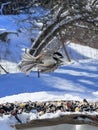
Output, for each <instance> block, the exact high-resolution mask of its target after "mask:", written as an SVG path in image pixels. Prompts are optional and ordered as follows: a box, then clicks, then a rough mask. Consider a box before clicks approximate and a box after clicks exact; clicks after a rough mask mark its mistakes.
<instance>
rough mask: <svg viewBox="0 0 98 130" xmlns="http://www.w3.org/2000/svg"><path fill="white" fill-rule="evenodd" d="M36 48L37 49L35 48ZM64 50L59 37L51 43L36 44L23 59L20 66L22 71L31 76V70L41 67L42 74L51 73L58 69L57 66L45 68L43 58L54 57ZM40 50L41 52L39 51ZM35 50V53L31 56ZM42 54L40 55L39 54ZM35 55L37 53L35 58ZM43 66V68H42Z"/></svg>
mask: <svg viewBox="0 0 98 130" xmlns="http://www.w3.org/2000/svg"><path fill="white" fill-rule="evenodd" d="M35 47H36V48H35ZM61 48H62V44H61V43H60V40H59V39H58V38H57V37H54V39H52V40H51V41H50V42H49V43H47V44H45V45H43V44H41V45H40V44H39V45H38V44H34V46H32V48H31V49H30V50H29V51H26V52H25V54H24V55H23V57H22V61H21V62H20V64H19V65H18V66H19V68H20V70H21V71H22V72H24V73H26V74H29V73H30V71H31V70H33V69H35V68H37V67H39V68H41V69H42V71H41V72H51V71H54V70H55V69H57V67H58V66H57V65H51V66H44V65H43V63H42V59H43V56H44V57H45V55H47V56H46V57H48V58H49V56H52V54H53V53H54V52H57V51H59V50H60V49H61ZM39 49H40V50H39ZM32 50H33V53H32V54H31V52H32ZM39 52H40V53H39ZM34 53H37V54H38V55H37V56H34ZM41 65H42V66H41Z"/></svg>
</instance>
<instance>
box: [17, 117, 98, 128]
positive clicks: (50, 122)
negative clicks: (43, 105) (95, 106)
mask: <svg viewBox="0 0 98 130" xmlns="http://www.w3.org/2000/svg"><path fill="white" fill-rule="evenodd" d="M60 124H79V125H80V124H88V125H94V126H97V127H98V116H97V115H89V114H87V115H86V114H66V115H62V116H60V117H57V118H52V119H37V120H32V121H30V122H28V123H26V124H16V125H15V127H16V128H17V129H24V128H30V127H31V128H34V127H45V126H54V125H60Z"/></svg>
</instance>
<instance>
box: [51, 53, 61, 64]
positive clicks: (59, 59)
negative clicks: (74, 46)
mask: <svg viewBox="0 0 98 130" xmlns="http://www.w3.org/2000/svg"><path fill="white" fill-rule="evenodd" d="M53 59H55V60H56V61H57V62H61V63H62V62H64V57H63V55H62V54H61V53H60V52H54V53H53Z"/></svg>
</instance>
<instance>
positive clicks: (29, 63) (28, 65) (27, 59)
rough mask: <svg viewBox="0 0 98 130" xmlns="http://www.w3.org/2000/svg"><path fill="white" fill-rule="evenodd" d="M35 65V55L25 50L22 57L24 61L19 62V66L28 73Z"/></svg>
mask: <svg viewBox="0 0 98 130" xmlns="http://www.w3.org/2000/svg"><path fill="white" fill-rule="evenodd" d="M35 65H36V59H35V58H34V56H32V55H30V54H29V52H25V54H24V55H23V57H22V61H21V62H20V63H19V64H18V67H19V69H20V70H21V71H22V72H24V73H25V74H26V75H28V74H29V73H30V71H31V70H32V68H33V67H35Z"/></svg>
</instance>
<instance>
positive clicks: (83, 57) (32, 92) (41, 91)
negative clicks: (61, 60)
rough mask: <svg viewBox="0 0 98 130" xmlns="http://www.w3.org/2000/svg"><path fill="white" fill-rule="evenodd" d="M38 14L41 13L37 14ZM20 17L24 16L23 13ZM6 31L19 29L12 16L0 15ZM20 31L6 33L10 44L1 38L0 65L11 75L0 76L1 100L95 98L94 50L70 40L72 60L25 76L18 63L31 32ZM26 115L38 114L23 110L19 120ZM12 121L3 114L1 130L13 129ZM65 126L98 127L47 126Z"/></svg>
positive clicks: (97, 61)
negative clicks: (38, 74) (56, 67)
mask: <svg viewBox="0 0 98 130" xmlns="http://www.w3.org/2000/svg"><path fill="white" fill-rule="evenodd" d="M41 11H43V10H41ZM37 15H38V16H40V13H38V14H37ZM22 17H24V16H23V15H22ZM61 24H62V23H61ZM40 25H41V24H40ZM12 27H13V28H12ZM5 30H6V31H18V26H17V24H16V23H15V18H13V17H11V16H3V15H2V16H0V31H1V32H2V31H5ZM22 31H23V32H22V33H20V32H18V34H19V36H17V35H15V34H10V35H9V37H8V38H10V40H11V41H10V44H9V43H8V44H7V45H6V43H5V42H2V41H0V52H1V54H0V58H1V59H0V64H1V65H2V66H3V67H5V69H7V70H8V72H11V73H10V74H2V75H0V103H6V102H13V103H15V102H16V101H17V102H26V101H33V102H34V101H50V100H51V101H54V100H69V99H70V100H83V98H86V99H87V100H92V101H98V50H97V49H92V48H90V47H84V46H80V45H76V44H74V43H71V44H69V45H68V48H67V49H68V51H69V53H70V56H71V58H72V59H73V62H71V63H70V64H65V65H63V66H61V67H59V68H58V69H57V70H56V71H55V72H53V73H49V74H41V76H40V78H38V77H37V73H36V72H32V73H31V74H30V76H26V75H25V74H23V73H21V72H20V71H19V69H18V68H17V63H18V62H19V61H20V60H21V56H22V54H23V53H24V51H25V48H29V47H30V46H31V43H30V38H31V35H30V33H27V32H26V30H25V31H24V30H22ZM26 34H27V35H26ZM37 34H38V32H34V35H33V37H35V36H36V35H37ZM25 35H26V36H25ZM6 52H9V53H6ZM4 54H5V55H4ZM61 114H62V113H61V112H60V111H58V112H57V113H55V114H50V113H48V114H44V115H43V116H41V117H39V118H40V119H43V118H53V117H58V116H60V115H61ZM63 114H64V113H63ZM65 114H68V113H65ZM69 114H70V113H69ZM93 114H94V113H93ZM28 118H29V119H30V120H32V119H36V118H37V115H36V114H35V113H33V114H32V113H29V114H26V113H23V114H22V115H21V116H20V119H22V121H23V122H26V121H27V119H28ZM15 123H17V120H16V119H15V118H14V117H11V116H7V115H4V116H3V117H0V130H15V128H12V127H10V125H11V124H15ZM65 127H66V128H67V129H70V130H71V129H72V130H88V128H89V130H90V129H91V130H92V129H93V130H96V129H98V128H96V127H91V126H85V125H84V126H81V125H74V127H73V125H67V124H66V125H62V126H58V127H57V126H54V127H49V129H51V130H52V129H53V130H55V129H56V130H58V129H62V130H63V129H65ZM45 128H46V127H45ZM35 129H38V128H35ZM41 129H43V128H40V130H41ZM46 129H48V128H46Z"/></svg>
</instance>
